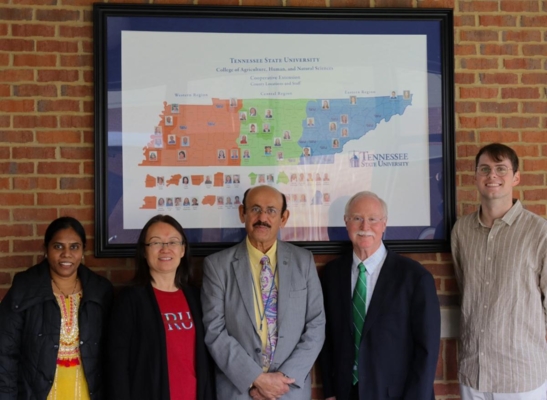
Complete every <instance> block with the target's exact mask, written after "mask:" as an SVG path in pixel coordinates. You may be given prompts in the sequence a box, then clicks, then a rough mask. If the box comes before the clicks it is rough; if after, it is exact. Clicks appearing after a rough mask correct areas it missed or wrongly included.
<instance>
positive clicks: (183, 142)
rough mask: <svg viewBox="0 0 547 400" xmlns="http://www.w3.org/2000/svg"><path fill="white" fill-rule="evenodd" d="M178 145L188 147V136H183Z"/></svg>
mask: <svg viewBox="0 0 547 400" xmlns="http://www.w3.org/2000/svg"><path fill="white" fill-rule="evenodd" d="M180 145H181V146H182V147H188V146H190V138H189V137H188V136H183V137H182V138H181V140H180Z"/></svg>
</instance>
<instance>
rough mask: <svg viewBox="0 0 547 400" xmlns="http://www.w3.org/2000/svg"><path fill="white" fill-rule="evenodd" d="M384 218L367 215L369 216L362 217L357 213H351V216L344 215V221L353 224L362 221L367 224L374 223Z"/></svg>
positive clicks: (358, 223)
mask: <svg viewBox="0 0 547 400" xmlns="http://www.w3.org/2000/svg"><path fill="white" fill-rule="evenodd" d="M383 219H384V218H383V217H382V218H375V217H369V218H363V217H360V216H358V215H352V216H351V217H346V221H347V222H349V223H351V224H353V225H362V224H363V222H365V221H367V224H368V225H371V226H372V225H376V224H377V223H379V222H381V221H382V220H383Z"/></svg>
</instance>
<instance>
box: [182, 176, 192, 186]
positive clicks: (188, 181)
mask: <svg viewBox="0 0 547 400" xmlns="http://www.w3.org/2000/svg"><path fill="white" fill-rule="evenodd" d="M189 183H190V180H189V179H188V177H187V176H183V177H182V184H183V185H184V186H188V184H189Z"/></svg>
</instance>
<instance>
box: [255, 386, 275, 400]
mask: <svg viewBox="0 0 547 400" xmlns="http://www.w3.org/2000/svg"><path fill="white" fill-rule="evenodd" d="M249 396H251V398H252V399H253V400H275V397H274V398H272V399H268V398H267V397H264V396H262V395H261V394H260V392H259V391H258V389H257V388H255V387H253V388H252V389H251V390H249Z"/></svg>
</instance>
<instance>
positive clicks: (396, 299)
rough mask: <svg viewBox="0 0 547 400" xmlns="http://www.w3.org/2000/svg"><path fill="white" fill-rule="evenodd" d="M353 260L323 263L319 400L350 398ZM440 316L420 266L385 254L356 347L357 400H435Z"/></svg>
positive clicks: (431, 285) (431, 282)
mask: <svg viewBox="0 0 547 400" xmlns="http://www.w3.org/2000/svg"><path fill="white" fill-rule="evenodd" d="M352 257H353V253H352V252H348V253H347V254H345V255H343V256H342V257H340V258H338V259H336V260H333V261H331V262H329V263H328V264H327V265H326V266H325V269H324V271H323V275H322V286H323V295H324V299H325V314H326V317H327V328H326V340H325V345H324V347H323V350H322V352H321V356H320V365H321V368H322V372H323V391H324V395H325V398H327V397H331V396H336V399H337V400H347V399H349V398H350V391H351V387H352V368H353V360H354V355H355V350H354V339H353V337H354V329H353V314H352V296H351V294H352V293H351V265H352V260H353V258H352ZM439 343H440V308H439V300H438V297H437V293H436V288H435V282H434V280H433V277H432V276H431V274H430V273H429V272H428V271H427V270H426V269H425V268H424V267H423V266H422V265H421V264H419V263H418V262H416V261H413V260H411V259H409V258H406V257H403V256H400V255H398V254H396V253H394V252H392V251H389V250H388V253H387V258H386V260H385V262H384V265H383V267H382V270H381V271H380V275H379V277H378V280H377V282H376V286H375V288H374V293H373V295H372V299H371V301H370V305H369V307H368V310H367V315H366V317H365V322H364V326H363V333H362V337H361V345H360V347H359V372H358V373H359V383H358V385H359V397H360V399H363V400H364V399H366V400H380V399H405V400H429V399H431V400H434V399H435V395H434V393H433V381H434V379H435V369H436V366H437V358H438V355H439Z"/></svg>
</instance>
